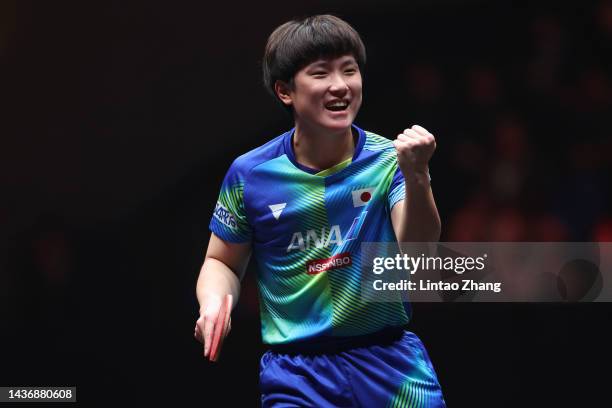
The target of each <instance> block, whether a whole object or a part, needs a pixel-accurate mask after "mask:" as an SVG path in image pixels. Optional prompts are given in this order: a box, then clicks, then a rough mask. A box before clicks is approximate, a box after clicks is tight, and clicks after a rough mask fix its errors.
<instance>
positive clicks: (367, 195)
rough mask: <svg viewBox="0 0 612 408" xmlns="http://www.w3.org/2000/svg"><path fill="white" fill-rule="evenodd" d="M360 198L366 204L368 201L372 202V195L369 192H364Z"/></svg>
mask: <svg viewBox="0 0 612 408" xmlns="http://www.w3.org/2000/svg"><path fill="white" fill-rule="evenodd" d="M359 198H360V199H361V201H363V202H364V203H367V202H368V201H370V198H372V194H370V193H368V192H367V191H364V192H363V193H361V195H360V196H359Z"/></svg>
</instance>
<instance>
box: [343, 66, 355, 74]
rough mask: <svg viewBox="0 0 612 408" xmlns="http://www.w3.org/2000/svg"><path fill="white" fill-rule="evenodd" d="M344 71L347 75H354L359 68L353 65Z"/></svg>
mask: <svg viewBox="0 0 612 408" xmlns="http://www.w3.org/2000/svg"><path fill="white" fill-rule="evenodd" d="M344 73H345V74H346V75H353V74H355V73H357V68H353V67H351V68H347V69H345V70H344Z"/></svg>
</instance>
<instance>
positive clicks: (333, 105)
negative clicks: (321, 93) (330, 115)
mask: <svg viewBox="0 0 612 408" xmlns="http://www.w3.org/2000/svg"><path fill="white" fill-rule="evenodd" d="M347 106H348V103H346V102H333V103H330V104H328V105H327V107H328V108H346V107H347Z"/></svg>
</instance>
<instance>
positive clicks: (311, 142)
mask: <svg viewBox="0 0 612 408" xmlns="http://www.w3.org/2000/svg"><path fill="white" fill-rule="evenodd" d="M293 151H294V153H295V160H296V161H297V162H298V163H299V164H301V165H303V166H306V167H310V168H313V169H316V170H325V169H329V168H330V167H333V166H335V165H336V164H338V163H341V162H343V161H344V160H346V159H348V158H350V157H352V156H353V153H354V152H355V141H354V140H353V132H352V128H351V127H349V128H348V129H343V130H340V131H338V132H321V131H315V130H313V129H309V128H308V127H307V126H304V125H300V124H298V123H296V125H295V133H294V134H293Z"/></svg>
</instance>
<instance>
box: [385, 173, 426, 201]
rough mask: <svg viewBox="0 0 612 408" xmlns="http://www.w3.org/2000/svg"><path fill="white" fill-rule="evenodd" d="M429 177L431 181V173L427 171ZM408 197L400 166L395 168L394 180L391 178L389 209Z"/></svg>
mask: <svg viewBox="0 0 612 408" xmlns="http://www.w3.org/2000/svg"><path fill="white" fill-rule="evenodd" d="M427 177H429V181H431V175H430V174H429V172H427ZM405 198H406V183H405V180H404V175H403V174H402V172H401V170H400V168H399V166H398V168H397V169H396V170H395V174H394V175H393V180H391V186H390V187H389V195H388V201H389V209H390V210H392V209H393V207H394V206H395V204H397V203H398V202H400V201H402V200H403V199H405Z"/></svg>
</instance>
